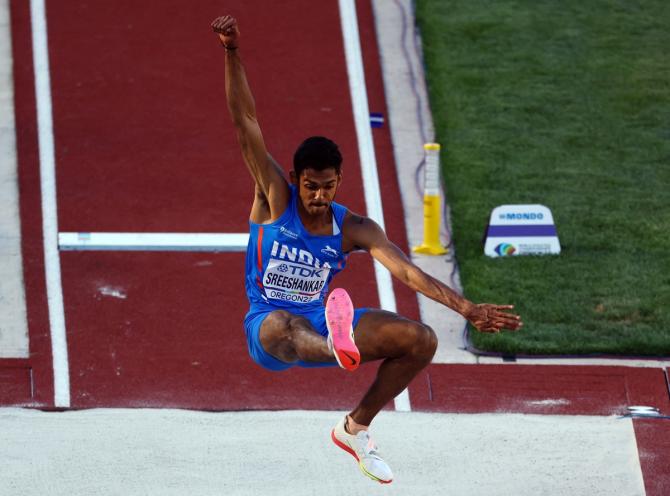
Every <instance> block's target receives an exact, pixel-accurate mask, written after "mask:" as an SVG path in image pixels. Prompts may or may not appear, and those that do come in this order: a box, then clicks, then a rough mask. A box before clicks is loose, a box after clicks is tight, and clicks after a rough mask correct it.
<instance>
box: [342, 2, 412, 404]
mask: <svg viewBox="0 0 670 496" xmlns="http://www.w3.org/2000/svg"><path fill="white" fill-rule="evenodd" d="M339 5H340V19H341V21H342V36H343V38H344V53H345V58H346V61H347V74H348V75H349V92H350V93H351V102H352V107H353V112H354V123H355V124H356V138H357V140H358V154H359V156H360V160H361V170H362V175H363V189H364V191H365V206H366V209H367V213H368V216H369V217H370V218H371V219H372V220H374V221H375V222H376V223H377V224H379V225H380V226H381V228H382V229H384V210H383V208H382V196H381V191H380V188H379V176H378V175H377V159H376V157H375V149H374V145H373V143H372V132H371V131H370V111H369V108H368V94H367V90H366V88H365V73H364V72H363V57H362V55H361V42H360V38H359V35H358V19H357V17H356V4H355V1H354V0H339ZM374 264H375V278H376V280H377V290H378V291H379V304H380V306H381V307H382V309H384V310H388V311H390V312H395V311H396V302H395V294H394V293H393V281H392V279H391V274H390V273H389V271H388V270H386V268H385V267H384V266H383V265H382V264H380V263H379V262H377V261H376V260H375V262H374ZM395 409H396V410H398V411H404V412H408V411H411V405H410V401H409V393H408V391H407V389H405V390H404V391H403V392H402V393H400V394H399V395H398V396H397V397H396V398H395Z"/></svg>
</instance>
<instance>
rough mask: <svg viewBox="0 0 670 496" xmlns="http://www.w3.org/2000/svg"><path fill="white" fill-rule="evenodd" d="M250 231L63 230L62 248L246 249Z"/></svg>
mask: <svg viewBox="0 0 670 496" xmlns="http://www.w3.org/2000/svg"><path fill="white" fill-rule="evenodd" d="M248 242H249V233H227V234H217V233H119V232H107V233H101V232H93V233H87V232H81V233H76V232H64V233H60V234H59V235H58V246H59V247H60V249H61V250H127V251H232V252H245V251H247V243H248Z"/></svg>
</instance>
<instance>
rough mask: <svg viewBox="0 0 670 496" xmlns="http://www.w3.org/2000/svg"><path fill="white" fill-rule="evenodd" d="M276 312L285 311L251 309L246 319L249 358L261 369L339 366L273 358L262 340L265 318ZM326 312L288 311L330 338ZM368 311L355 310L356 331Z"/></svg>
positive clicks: (320, 310) (330, 363) (322, 310)
mask: <svg viewBox="0 0 670 496" xmlns="http://www.w3.org/2000/svg"><path fill="white" fill-rule="evenodd" d="M274 310H283V309H280V308H274V309H271V310H268V309H267V308H263V309H258V308H254V307H251V308H250V309H249V312H248V313H247V315H246V317H245V318H244V332H245V333H246V335H247V347H248V348H249V356H251V358H252V360H253V361H254V362H256V363H257V364H258V365H260V366H261V367H265V368H266V369H268V370H275V371H280V370H286V369H288V368H291V367H293V366H295V365H297V366H299V367H332V366H333V365H337V362H303V361H302V360H298V361H297V362H293V363H286V362H282V361H281V360H279V359H277V358H275V357H273V356H272V355H270V354H269V353H268V352H267V351H265V349H264V348H263V345H262V344H261V340H260V332H261V324H263V321H264V320H265V317H267V316H268V315H270V313H271V312H273V311H274ZM325 310H326V308H325V307H321V308H317V309H316V310H312V311H309V312H304V311H302V312H301V311H299V310H294V309H291V310H288V311H289V312H290V313H292V314H293V315H297V316H300V317H305V318H306V319H307V320H309V321H310V323H311V324H312V326H314V329H315V330H316V332H318V333H319V334H321V335H322V336H324V337H325V336H328V327H326V313H325ZM368 310H370V309H369V308H358V309H356V310H354V322H353V328H354V330H355V329H356V326H357V325H358V321H359V319H360V318H361V316H362V315H363V314H364V313H365V312H367V311H368Z"/></svg>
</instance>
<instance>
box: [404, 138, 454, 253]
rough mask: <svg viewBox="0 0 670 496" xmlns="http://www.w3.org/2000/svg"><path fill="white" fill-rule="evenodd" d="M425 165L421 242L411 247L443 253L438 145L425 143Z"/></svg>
mask: <svg viewBox="0 0 670 496" xmlns="http://www.w3.org/2000/svg"><path fill="white" fill-rule="evenodd" d="M423 149H424V151H425V154H426V166H425V169H424V170H425V175H424V187H423V242H422V243H421V244H420V245H419V246H415V247H414V248H412V251H413V252H415V253H423V254H426V255H444V254H445V253H447V249H446V248H445V247H444V246H443V245H442V243H441V242H440V224H441V214H440V213H441V203H442V202H441V200H440V145H439V143H426V144H424V145H423Z"/></svg>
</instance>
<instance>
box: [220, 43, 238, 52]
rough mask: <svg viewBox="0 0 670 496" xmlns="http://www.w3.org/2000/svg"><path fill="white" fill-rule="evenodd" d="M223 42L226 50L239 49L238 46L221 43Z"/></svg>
mask: <svg viewBox="0 0 670 496" xmlns="http://www.w3.org/2000/svg"><path fill="white" fill-rule="evenodd" d="M221 44H222V45H223V48H225V49H226V51H228V50H237V47H236V46H228V45H225V44H223V43H221Z"/></svg>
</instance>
